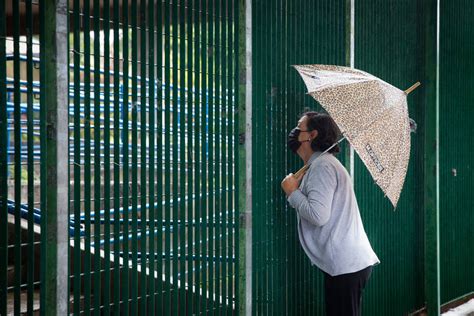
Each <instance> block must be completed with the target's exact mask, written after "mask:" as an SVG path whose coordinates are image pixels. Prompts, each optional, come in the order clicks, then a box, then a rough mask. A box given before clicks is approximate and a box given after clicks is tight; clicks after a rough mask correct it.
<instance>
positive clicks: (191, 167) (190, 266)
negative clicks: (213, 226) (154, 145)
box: [181, 1, 199, 315]
mask: <svg viewBox="0 0 474 316" xmlns="http://www.w3.org/2000/svg"><path fill="white" fill-rule="evenodd" d="M181 4H182V5H183V6H184V1H182V2H181ZM193 9H194V4H193V2H188V3H187V6H186V10H182V12H183V13H184V12H185V11H186V17H187V19H186V37H187V41H186V48H187V50H186V57H187V59H186V61H187V63H186V65H187V68H186V74H187V76H186V77H187V80H186V83H184V82H183V83H182V85H183V90H184V86H186V88H187V90H188V91H187V95H186V109H187V111H188V115H187V119H186V120H187V132H186V135H187V145H188V146H187V152H186V160H187V162H188V163H187V166H186V165H185V164H184V163H183V165H184V166H185V168H186V169H185V170H186V174H187V181H186V183H187V196H186V197H187V200H188V205H187V207H188V210H187V222H188V223H189V226H188V227H187V238H186V242H187V247H186V249H187V251H184V253H183V254H184V255H187V262H186V263H187V266H186V267H185V269H186V271H187V275H186V276H187V277H186V278H184V276H183V282H182V284H183V283H184V281H186V282H187V287H186V289H185V290H186V291H188V293H189V296H188V300H187V302H186V315H192V314H193V310H194V297H195V294H194V289H193V287H194V280H193V279H194V269H195V261H194V260H193V255H194V254H195V251H194V248H195V247H194V238H193V237H194V232H195V231H196V229H195V227H197V225H199V224H198V221H197V220H196V224H197V225H196V226H194V225H192V222H193V221H195V217H194V214H193V211H194V206H195V198H193V193H195V194H196V195H197V193H198V192H197V191H195V190H193V189H194V178H193V176H194V172H195V170H196V169H197V168H196V165H195V161H194V159H193V158H194V157H193V153H194V151H195V150H196V149H195V146H194V145H195V142H194V140H195V138H196V133H193V124H195V120H194V118H195V117H196V116H195V115H196V109H197V107H198V106H197V104H196V103H194V102H193V93H194V90H193V84H194V80H193V79H194V76H195V74H194V72H193V67H194V60H193V49H195V47H194V46H193V44H194V38H195V37H197V35H196V34H193V22H194V21H193V17H194V15H193V14H194V13H193ZM183 20H184V18H183ZM183 69H184V67H183ZM183 73H184V72H183ZM185 84H186V85H185ZM183 103H184V100H183ZM182 249H183V248H182ZM183 254H182V255H183ZM183 292H184V291H183ZM184 294H186V293H185V292H184Z"/></svg>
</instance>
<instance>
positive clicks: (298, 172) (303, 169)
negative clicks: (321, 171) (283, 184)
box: [293, 164, 310, 179]
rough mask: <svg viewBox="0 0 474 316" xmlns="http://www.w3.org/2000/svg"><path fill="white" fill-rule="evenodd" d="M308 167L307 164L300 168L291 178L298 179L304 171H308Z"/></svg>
mask: <svg viewBox="0 0 474 316" xmlns="http://www.w3.org/2000/svg"><path fill="white" fill-rule="evenodd" d="M309 166H310V165H309V164H308V165H304V166H303V167H301V169H300V170H298V171H296V173H295V174H294V175H293V178H295V179H298V178H299V177H300V176H301V175H302V174H304V173H305V172H306V170H308V168H309Z"/></svg>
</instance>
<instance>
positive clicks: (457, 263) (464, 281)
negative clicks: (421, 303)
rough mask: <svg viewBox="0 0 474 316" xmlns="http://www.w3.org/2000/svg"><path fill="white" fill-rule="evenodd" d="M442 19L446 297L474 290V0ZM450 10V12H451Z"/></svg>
mask: <svg viewBox="0 0 474 316" xmlns="http://www.w3.org/2000/svg"><path fill="white" fill-rule="evenodd" d="M440 10H441V12H445V14H444V15H443V16H444V17H445V18H444V19H442V20H441V23H440V36H441V39H442V40H441V41H440V91H439V95H440V101H439V102H440V105H439V106H440V136H439V141H440V147H441V148H443V149H444V150H442V151H441V152H440V157H439V159H440V223H441V224H440V253H441V256H440V260H441V263H440V264H441V280H440V281H441V301H442V302H443V303H445V302H448V301H451V300H454V299H456V298H458V297H460V296H462V295H465V294H468V293H471V294H472V293H473V292H474V287H473V284H474V271H473V269H472V267H474V258H473V256H472V255H466V254H472V253H474V243H473V242H472V241H473V240H474V229H473V225H472V224H473V223H474V215H473V212H472V210H473V208H474V201H473V199H472V191H473V185H474V182H473V159H472V145H473V140H472V138H471V136H470V135H472V133H473V131H474V130H473V124H472V118H473V115H474V110H473V107H472V102H473V100H474V92H473V90H472V87H473V83H474V82H473V77H472V71H473V69H474V63H473V61H472V58H470V57H468V56H472V54H474V41H473V40H472V38H473V35H474V30H473V29H472V27H471V26H470V24H469V23H468V21H470V19H471V17H472V14H473V13H474V8H473V6H472V3H471V2H469V1H449V2H442V3H441V8H440ZM448 12H449V14H448Z"/></svg>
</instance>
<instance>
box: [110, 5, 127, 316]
mask: <svg viewBox="0 0 474 316" xmlns="http://www.w3.org/2000/svg"><path fill="white" fill-rule="evenodd" d="M113 10H114V13H113V22H112V23H113V26H114V48H113V49H114V55H113V62H114V66H113V69H114V78H113V80H114V84H113V87H114V97H113V100H114V108H113V111H114V131H113V133H114V134H113V135H114V136H113V140H114V145H113V148H114V155H113V157H114V182H113V183H114V217H113V219H114V250H113V253H114V255H113V258H114V267H113V277H114V281H113V298H114V301H113V313H114V314H115V315H118V314H120V288H121V280H120V272H121V271H120V270H121V268H120V241H119V236H120V234H121V232H120V204H121V203H120V178H121V177H120V169H121V168H120V167H121V165H120V147H121V145H120V127H121V126H120V125H121V124H120V116H121V115H120V15H119V12H120V11H119V10H120V1H119V0H114V2H113ZM124 242H125V241H124Z"/></svg>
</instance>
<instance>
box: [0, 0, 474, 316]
mask: <svg viewBox="0 0 474 316" xmlns="http://www.w3.org/2000/svg"><path fill="white" fill-rule="evenodd" d="M63 3H65V1H63ZM244 3H247V4H250V5H251V9H252V12H253V13H252V21H253V22H252V25H250V27H251V29H252V32H253V34H252V38H251V40H252V51H251V53H252V55H251V58H252V64H253V71H252V76H253V83H252V89H253V94H252V106H251V107H249V108H246V106H247V105H246V104H245V101H244V98H243V97H242V95H241V94H239V93H238V91H240V92H242V85H243V83H244V82H243V79H244V76H243V75H244V74H245V65H244V63H242V60H243V58H244V57H245V56H244V55H245V53H244V51H245V47H243V46H244V45H245V44H244V43H245V41H244V40H243V39H244V37H245V36H246V33H245V27H244V26H245V22H244V18H245V11H244V10H245V5H244ZM438 4H440V11H439V14H440V16H439V23H440V24H439V29H440V33H439V36H440V42H439V92H438V87H437V85H435V82H436V71H437V65H438V61H437V59H436V58H435V57H436V54H437V53H438V51H437V49H438V46H436V45H435V44H436V36H437V35H436V33H429V32H431V31H433V30H434V29H436V23H437V22H436V20H437V18H436V14H437V12H435V10H434V9H436V6H437V5H438ZM57 9H58V8H57V7H56V6H55V4H54V3H53V2H48V1H44V0H40V1H5V0H0V315H8V314H15V315H19V314H21V313H27V314H34V313H36V312H37V311H38V310H40V312H41V314H43V315H47V314H49V313H50V312H55V311H56V308H55V307H54V306H53V307H51V302H53V303H55V297H56V296H55V294H56V291H58V288H56V287H55V285H54V282H55V281H56V280H55V278H56V277H58V275H55V273H56V272H57V271H58V270H55V269H57V267H56V266H55V265H56V264H57V263H56V261H55V260H52V259H51V258H52V257H54V255H55V252H56V251H57V249H59V247H58V242H59V241H58V240H57V239H54V236H53V235H54V230H52V229H51V228H52V227H54V225H56V224H57V223H59V222H60V221H63V220H65V222H64V223H65V225H66V227H67V229H68V233H69V236H68V241H67V246H68V248H69V253H62V254H60V255H62V256H64V257H65V258H68V262H69V265H68V267H67V271H68V273H67V274H68V275H67V276H68V277H69V278H68V280H69V284H68V285H67V286H66V287H65V292H67V293H63V294H64V295H63V296H65V297H67V303H66V304H68V306H67V309H68V312H69V313H71V314H75V315H80V314H87V315H89V314H94V315H99V314H100V315H101V314H159V315H161V314H165V315H169V314H173V315H177V314H189V315H191V314H210V313H215V314H224V313H225V314H237V313H239V314H243V313H244V307H245V305H246V304H251V307H252V309H251V310H252V314H256V315H261V314H265V315H274V314H285V315H286V314H291V315H300V314H317V315H322V314H324V296H323V284H322V274H321V273H320V272H319V271H318V270H317V268H316V267H314V266H312V265H311V264H310V262H309V260H308V259H307V257H306V256H305V254H304V252H303V251H302V250H301V248H300V245H299V242H298V237H297V231H296V221H295V216H294V210H292V209H291V208H289V206H288V205H287V203H286V201H285V198H284V195H283V192H282V191H281V188H280V182H281V180H282V178H283V177H284V175H285V174H287V173H288V172H290V171H295V170H297V169H298V167H300V166H301V162H300V161H299V159H298V158H297V157H296V156H295V155H293V154H291V153H290V152H289V151H288V150H287V148H286V137H287V133H288V131H289V130H290V129H291V128H292V127H294V125H295V124H296V121H297V118H298V115H299V114H300V113H301V112H303V111H304V109H305V108H308V107H309V108H312V109H320V107H319V106H318V105H317V104H316V102H315V101H314V100H313V99H312V98H310V97H309V96H307V95H306V94H305V92H306V89H305V87H304V84H303V82H302V80H301V79H300V78H299V77H298V75H297V73H296V71H295V70H294V69H292V68H291V67H290V66H291V65H293V64H305V63H323V64H338V65H352V66H355V67H356V68H360V69H363V70H366V71H368V72H371V73H373V74H375V75H377V76H379V77H381V78H382V79H384V80H386V81H388V82H390V83H392V84H394V85H396V86H398V87H400V88H405V87H408V86H409V85H411V84H412V83H413V82H415V81H417V80H421V81H422V87H421V88H419V90H417V92H415V93H413V94H411V95H410V97H409V111H410V116H411V117H412V118H413V119H415V121H416V122H417V124H418V130H417V132H416V133H414V134H412V155H411V158H410V165H409V170H408V174H407V180H406V183H405V187H404V189H403V192H402V195H401V199H400V202H399V206H398V207H397V210H396V211H395V212H393V211H392V208H391V206H390V204H389V202H388V201H387V200H386V199H385V198H384V197H383V194H382V192H381V191H380V190H379V189H378V187H377V186H376V185H375V184H374V183H373V181H372V179H371V177H370V175H369V174H368V172H367V171H366V169H365V167H364V166H363V164H362V163H361V161H360V160H358V158H357V155H356V154H352V153H351V151H350V149H349V148H348V147H346V146H345V147H343V150H342V152H341V154H339V159H341V161H342V162H343V163H344V164H345V165H346V166H347V168H348V169H349V170H350V171H351V173H352V174H353V175H354V186H355V190H356V194H357V197H358V202H359V206H360V209H361V215H362V218H363V221H364V224H365V228H366V231H367V234H368V236H369V239H370V240H371V243H372V245H373V247H374V250H375V252H376V253H377V254H378V256H379V258H380V259H381V264H380V265H379V266H377V267H376V268H375V269H374V272H373V275H372V279H371V281H370V282H369V286H368V288H367V289H366V292H365V296H364V304H363V306H364V314H368V315H380V314H383V315H400V314H407V313H409V312H412V311H415V310H418V309H420V308H422V307H424V306H425V305H426V304H428V306H430V309H429V312H430V313H433V311H435V310H437V308H438V307H437V306H434V305H433V304H435V305H436V304H437V303H436V300H437V297H436V295H437V293H439V292H438V291H439V290H440V292H441V300H440V302H438V303H447V302H449V301H451V300H454V299H456V298H459V297H460V296H463V295H465V294H469V293H472V292H473V291H474V289H473V286H472V284H473V281H474V277H473V272H472V266H473V265H474V262H472V260H473V259H472V256H469V254H470V253H472V252H473V251H474V249H473V247H474V244H473V243H472V240H473V238H474V235H473V230H472V228H471V226H472V223H473V220H474V219H473V216H472V214H471V213H472V212H471V209H472V207H473V205H472V204H473V200H472V197H471V195H470V192H471V188H472V178H473V177H472V176H473V172H472V168H471V167H472V166H471V160H472V159H470V158H471V157H470V155H471V150H470V149H469V145H471V143H472V140H471V139H470V137H469V135H470V131H471V129H472V127H471V125H472V124H470V119H471V118H472V117H473V115H474V113H472V109H471V107H470V101H471V99H472V97H473V96H472V92H471V90H472V89H470V86H471V85H472V79H471V74H470V72H469V71H470V70H471V68H472V67H473V64H472V61H471V59H472V58H470V56H471V55H472V53H473V51H474V46H473V41H472V40H471V39H470V38H471V37H472V30H471V27H470V24H469V23H468V22H469V19H470V17H471V16H472V13H473V12H472V10H473V9H474V6H473V5H472V4H470V2H469V1H467V0H459V1H450V2H446V1H441V2H438V1H436V0H429V1H427V0H419V1H414V2H413V1H405V0H403V1H396V2H393V1H382V0H380V1H366V0H356V1H350V0H337V1H329V0H319V1H303V0H297V1H287V0H272V1H264V2H262V1H260V2H259V1H247V2H245V1H236V0H233V1H204V0H199V1H184V0H180V1H168V0H166V1H158V2H157V1H151V0H143V1H124V0H72V1H69V7H68V21H69V23H68V28H69V32H67V33H68V34H67V35H66V36H67V40H66V41H67V42H68V52H69V55H68V59H69V65H65V66H64V69H63V71H64V73H65V74H66V75H67V76H68V82H67V83H66V86H67V87H68V88H67V89H65V91H59V92H58V93H59V94H61V93H62V94H63V95H66V96H67V97H68V98H69V104H68V111H67V114H65V115H66V116H67V117H68V118H69V119H68V131H69V132H68V133H69V134H68V135H62V134H61V135H59V137H64V138H63V139H67V148H68V149H67V150H64V152H62V153H61V154H62V155H64V157H67V158H68V164H67V165H66V164H64V165H61V166H58V168H64V171H65V173H64V174H66V175H68V180H69V181H68V182H69V186H67V189H68V195H69V199H68V213H69V214H68V218H66V219H65V218H57V216H58V214H59V212H58V206H57V205H55V204H54V198H55V197H56V196H57V192H58V191H57V190H58V188H57V187H54V185H53V186H51V185H49V184H50V183H56V182H57V180H58V179H57V177H58V175H57V174H50V169H49V167H50V166H54V165H55V161H56V159H57V156H54V154H53V153H54V149H55V148H56V145H55V143H54V142H55V141H57V139H55V138H54V135H55V129H54V124H53V125H51V122H54V119H55V111H57V108H58V107H57V104H55V102H56V101H54V100H52V98H54V96H55V91H53V90H54V89H55V86H52V83H51V82H50V79H51V78H54V79H57V78H56V77H54V76H55V75H54V73H53V71H55V69H54V67H53V66H57V64H56V62H55V61H54V60H53V59H54V58H50V57H51V56H48V54H49V53H52V52H53V51H54V49H55V47H54V46H53V44H54V42H53V41H52V40H51V36H52V35H51V34H49V33H48V30H49V29H50V28H54V29H55V27H54V21H49V18H50V17H51V11H54V10H57ZM433 21H434V22H433ZM351 22H353V23H354V28H352V26H351ZM433 23H434V24H433ZM427 25H428V26H429V27H427ZM352 36H354V37H352ZM430 45H431V46H430ZM435 46H436V47H435ZM66 68H67V69H66ZM46 87H47V88H46ZM49 89H52V90H51V91H53V92H50V91H49ZM239 89H240V90H239ZM438 96H439V107H440V113H439V128H440V134H439V138H438V136H437V134H436V131H435V127H436V126H437V119H436V118H437V114H436V111H435V109H436V107H435V106H434V102H433V100H436V98H437V97H438ZM432 103H433V104H432ZM250 108H251V109H252V110H251V116H252V120H253V123H252V125H251V127H252V134H251V135H243V134H242V133H243V129H242V126H243V125H245V115H244V114H245V111H247V110H249V111H250ZM239 129H240V130H239ZM51 135H52V136H53V137H52V136H51ZM249 139H251V141H252V146H253V150H252V152H251V154H252V157H253V158H252V159H251V164H252V170H253V172H252V186H251V188H250V190H251V193H252V195H251V197H252V207H251V209H252V226H251V229H252V231H251V232H252V238H253V241H252V244H251V246H250V250H251V252H250V253H251V254H252V256H251V259H252V269H251V272H250V273H249V274H248V275H246V273H247V272H248V271H247V272H246V270H245V269H243V268H244V266H245V262H247V261H245V260H244V253H243V251H245V250H249V249H246V247H247V246H248V245H247V244H245V242H244V238H245V235H244V233H245V232H247V233H248V231H246V230H244V229H243V228H245V227H247V221H246V219H245V218H246V217H245V216H246V214H243V213H245V212H246V211H247V210H246V209H245V206H244V204H245V203H244V202H245V201H244V200H245V193H244V192H242V190H245V166H244V164H245V163H246V162H245V160H244V159H242V157H243V155H245V151H244V146H243V144H244V143H245V141H247V140H249ZM438 141H439V143H438V144H439V147H436V144H437V142H438ZM437 148H438V149H437ZM437 150H439V155H440V157H439V158H440V159H439V163H438V161H437V159H436V157H435V154H432V153H436V152H437ZM56 165H57V164H56ZM431 167H433V170H431ZM436 168H439V178H437V176H436V175H437V172H436ZM63 180H64V179H63ZM55 181H56V182H55ZM437 183H438V184H439V193H440V194H439V200H438V198H437V195H436V192H435V189H436V187H437V185H438V184H437ZM65 187H66V186H65ZM59 189H65V188H59ZM51 201H53V203H51ZM437 204H439V208H438V207H437V206H436V205H437ZM438 212H439V221H438V219H437V215H438ZM240 216H243V217H242V218H243V219H244V220H243V221H242V223H241V222H240ZM247 219H248V218H247ZM438 226H439V228H438ZM438 230H439V238H438V237H437V233H438ZM438 247H439V248H438ZM438 249H439V251H440V256H436V251H437V250H438ZM433 252H434V253H435V257H433V256H432V255H433ZM248 253H249V252H247V254H248ZM433 258H434V260H432V259H433ZM437 260H440V266H438V265H437V262H436V261H437ZM64 275H66V273H64ZM246 277H251V279H252V283H251V289H250V291H247V292H246V291H245V290H244V289H245V284H244V282H243V281H245V278H246ZM438 282H439V283H438ZM438 284H439V286H438ZM59 295H61V293H59ZM40 298H41V299H40ZM434 314H436V313H434Z"/></svg>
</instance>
